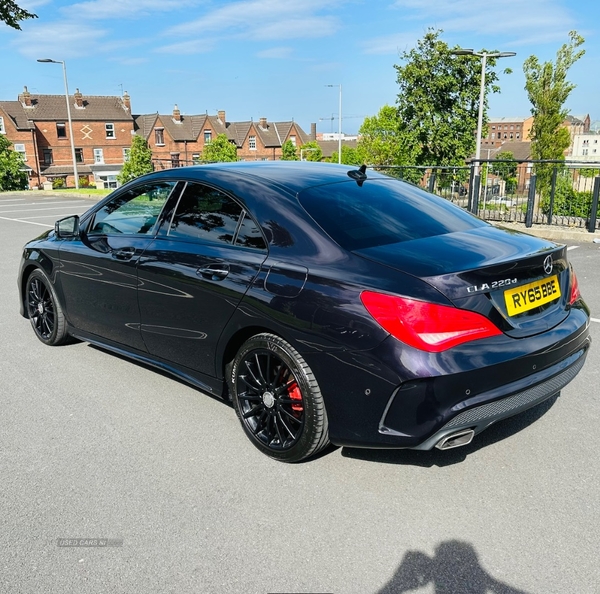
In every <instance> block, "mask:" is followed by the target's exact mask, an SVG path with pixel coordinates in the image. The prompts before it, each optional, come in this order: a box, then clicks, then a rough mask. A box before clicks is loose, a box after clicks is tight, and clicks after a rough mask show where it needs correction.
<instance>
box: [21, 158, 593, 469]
mask: <svg viewBox="0 0 600 594" xmlns="http://www.w3.org/2000/svg"><path fill="white" fill-rule="evenodd" d="M18 287H19V291H20V304H21V314H22V315H23V316H25V317H26V318H29V320H30V321H31V325H32V328H33V331H34V332H35V335H36V336H37V338H39V339H40V340H41V341H42V342H43V343H45V344H47V345H59V344H62V343H64V342H66V341H67V340H69V338H70V337H75V338H77V339H80V340H83V341H88V342H89V343H91V344H94V345H98V346H100V347H102V348H104V349H106V350H108V351H112V352H115V353H118V354H120V355H125V356H128V357H131V358H132V359H133V360H135V361H140V362H143V363H146V364H149V365H152V366H154V367H157V368H159V369H162V370H164V371H167V372H169V373H171V374H173V375H175V376H177V377H179V378H182V379H184V380H185V381H187V382H189V383H190V384H193V385H194V386H197V387H198V388H200V389H201V390H202V391H204V392H207V393H209V394H214V395H218V396H220V397H222V398H224V399H225V400H231V401H232V404H233V406H234V407H235V410H236V412H237V415H238V417H239V420H240V423H241V426H242V429H243V430H244V432H245V433H246V435H247V436H248V438H249V440H250V441H251V442H252V443H253V444H254V445H255V446H256V447H257V448H258V449H260V450H261V451H262V452H264V453H265V454H267V455H269V456H271V457H273V458H275V459H277V460H282V461H286V462H295V461H299V460H303V459H306V458H308V457H310V456H314V455H315V454H316V453H318V452H319V451H321V450H323V448H325V447H326V446H327V444H328V443H333V444H336V445H340V446H344V445H347V446H359V447H373V448H414V449H421V450H428V449H431V448H434V447H437V448H440V449H448V448H452V447H457V446H460V445H464V444H467V443H469V442H470V441H471V440H472V438H473V436H474V435H476V434H477V433H479V432H481V431H483V430H484V429H485V428H486V427H488V426H489V425H490V424H492V423H494V422H496V421H499V420H501V419H504V418H506V417H509V416H511V415H514V414H517V413H519V412H521V411H523V410H525V409H527V408H529V407H531V406H534V405H536V404H537V403H539V402H542V401H543V400H545V399H547V398H549V397H551V396H553V395H556V394H557V393H559V391H560V390H561V389H562V388H563V387H564V386H565V385H566V384H567V383H568V382H569V381H571V380H572V379H573V378H574V377H575V375H576V374H577V373H578V372H579V370H580V369H581V367H582V366H583V364H584V361H585V358H586V354H587V351H588V348H589V345H590V337H589V333H588V324H589V312H588V309H587V307H586V305H585V303H584V301H583V299H582V297H581V295H580V292H579V289H578V285H577V278H576V276H575V272H574V271H573V269H572V267H571V265H570V264H569V261H568V257H567V251H566V248H565V247H564V246H560V245H556V244H554V243H551V242H549V241H545V240H543V239H539V238H535V237H531V236H529V235H525V234H520V233H517V232H514V231H511V232H508V231H505V230H502V229H499V228H496V227H493V226H491V225H489V224H487V223H485V222H483V221H481V220H480V219H478V218H476V217H474V216H472V215H471V214H469V213H467V212H465V211H463V210H461V209H460V208H458V207H456V206H454V205H453V204H451V203H450V202H448V201H446V200H443V199H441V198H438V197H436V196H434V195H432V194H429V193H427V192H425V191H423V190H421V189H419V188H417V187H416V186H413V185H410V184H407V183H405V182H402V181H399V180H397V179H393V178H389V177H387V176H385V175H382V174H379V173H376V172H372V171H366V168H365V167H361V168H360V169H349V168H348V167H346V166H339V165H332V164H324V163H309V162H302V163H294V162H264V163H229V164H220V165H206V166H195V167H185V168H176V169H171V170H165V171H161V172H157V173H153V174H150V175H147V176H143V177H141V178H138V179H136V180H135V181H133V182H130V183H129V184H127V185H125V186H123V187H122V188H120V189H118V190H116V191H115V192H113V193H112V194H111V195H109V196H108V197H107V198H106V199H104V200H103V201H102V202H100V203H98V204H97V205H95V206H93V207H92V208H91V209H90V210H88V211H87V212H86V213H85V214H83V215H82V216H81V217H78V216H72V217H67V218H65V219H62V220H61V221H58V222H57V224H56V226H55V229H54V230H53V231H49V232H47V233H44V234H43V235H41V236H40V237H38V238H37V239H35V240H33V241H31V242H30V243H28V244H27V245H26V246H25V248H24V250H23V258H22V261H21V266H20V271H19V278H18ZM81 392H82V397H85V383H82V386H81ZM549 439H550V437H549ZM238 455H244V454H240V453H238Z"/></svg>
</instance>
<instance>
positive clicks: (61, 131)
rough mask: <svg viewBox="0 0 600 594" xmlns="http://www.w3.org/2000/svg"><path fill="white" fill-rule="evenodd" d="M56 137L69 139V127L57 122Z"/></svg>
mask: <svg viewBox="0 0 600 594" xmlns="http://www.w3.org/2000/svg"><path fill="white" fill-rule="evenodd" d="M56 136H57V137H58V138H66V137H67V127H66V126H65V123H64V122H56Z"/></svg>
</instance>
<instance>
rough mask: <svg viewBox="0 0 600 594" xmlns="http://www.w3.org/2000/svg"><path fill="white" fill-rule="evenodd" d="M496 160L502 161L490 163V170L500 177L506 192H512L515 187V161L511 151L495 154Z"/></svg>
mask: <svg viewBox="0 0 600 594" xmlns="http://www.w3.org/2000/svg"><path fill="white" fill-rule="evenodd" d="M496 161H505V162H503V163H492V164H491V167H490V172H491V173H493V174H494V175H497V176H498V177H499V178H500V179H502V180H503V181H504V183H505V186H506V193H507V194H513V193H514V191H515V189H516V187H517V181H518V180H517V161H516V159H515V156H514V154H513V153H512V152H511V151H504V152H502V153H498V154H497V155H496Z"/></svg>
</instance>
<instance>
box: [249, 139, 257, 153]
mask: <svg viewBox="0 0 600 594" xmlns="http://www.w3.org/2000/svg"><path fill="white" fill-rule="evenodd" d="M248 148H249V149H250V150H251V151H255V150H256V136H249V137H248Z"/></svg>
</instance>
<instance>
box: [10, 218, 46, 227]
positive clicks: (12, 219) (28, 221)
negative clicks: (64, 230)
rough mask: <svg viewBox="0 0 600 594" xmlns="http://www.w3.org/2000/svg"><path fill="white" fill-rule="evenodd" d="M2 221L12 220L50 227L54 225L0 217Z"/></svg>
mask: <svg viewBox="0 0 600 594" xmlns="http://www.w3.org/2000/svg"><path fill="white" fill-rule="evenodd" d="M0 219H1V220H3V221H14V222H15V223H29V224H30V225H39V226H40V227H49V228H50V229H52V227H54V225H46V224H45V223H34V222H33V221H24V220H23V219H9V218H8V217H0Z"/></svg>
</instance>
